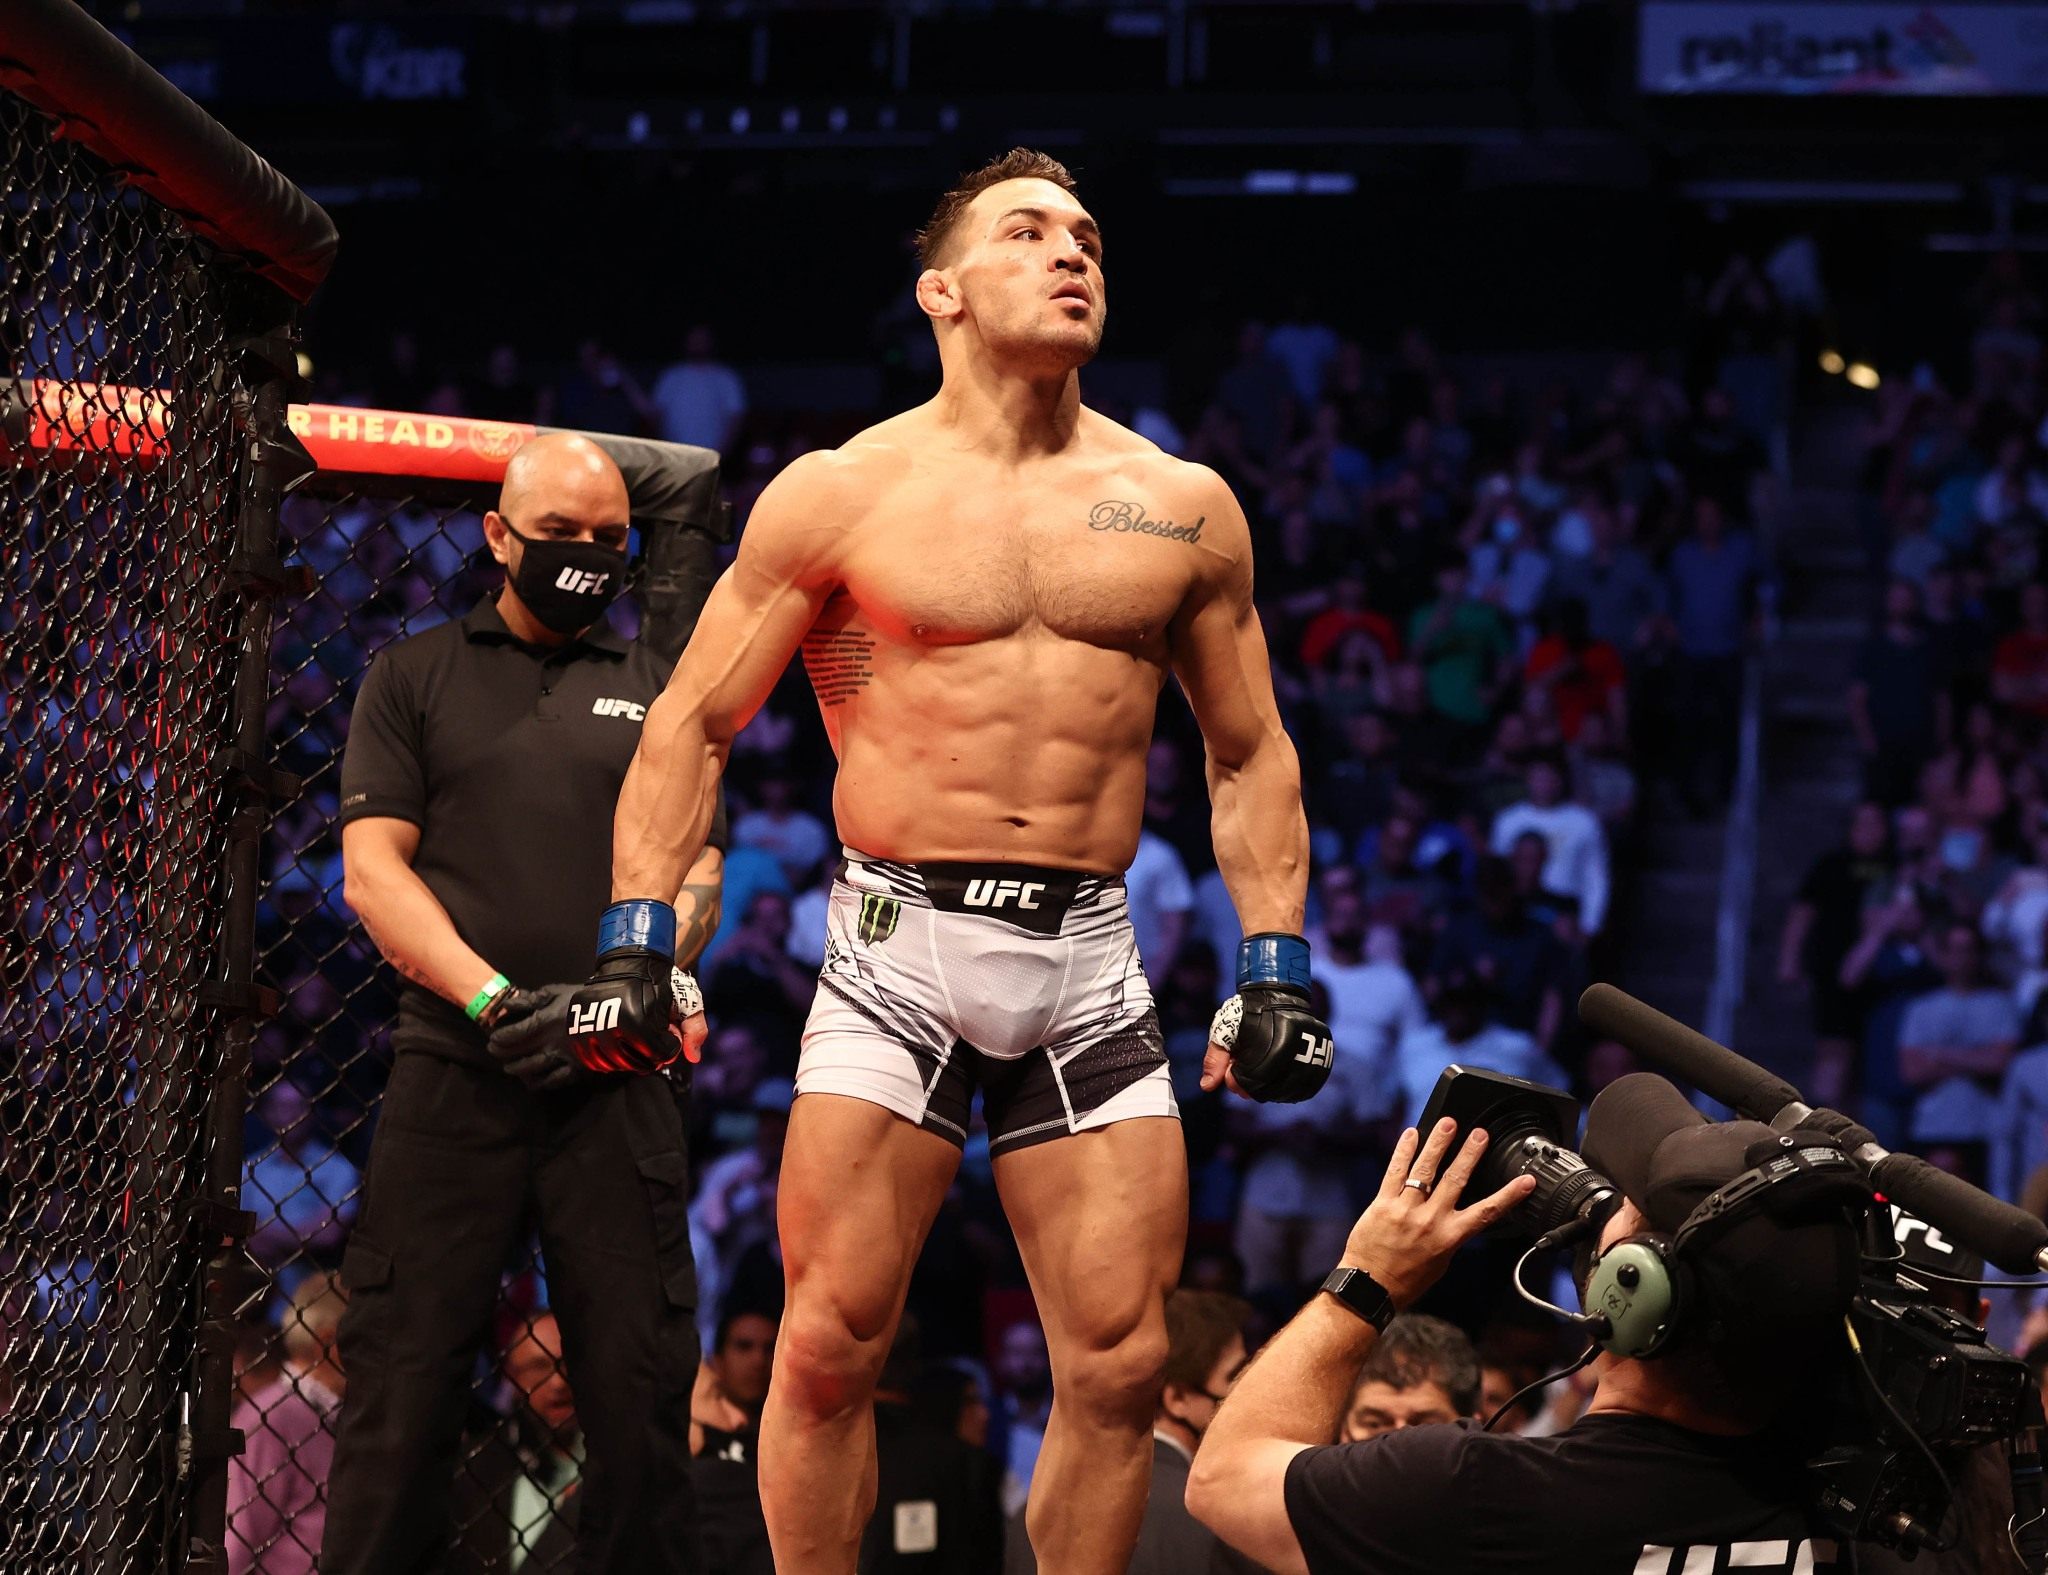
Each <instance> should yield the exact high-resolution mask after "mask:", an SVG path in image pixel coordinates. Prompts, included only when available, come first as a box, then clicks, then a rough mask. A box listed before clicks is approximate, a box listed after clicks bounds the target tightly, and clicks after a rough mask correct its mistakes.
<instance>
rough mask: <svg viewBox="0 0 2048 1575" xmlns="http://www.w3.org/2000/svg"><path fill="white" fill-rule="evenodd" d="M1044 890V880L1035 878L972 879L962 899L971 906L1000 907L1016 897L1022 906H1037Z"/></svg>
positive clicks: (1018, 903) (1018, 904) (1019, 905)
mask: <svg viewBox="0 0 2048 1575" xmlns="http://www.w3.org/2000/svg"><path fill="white" fill-rule="evenodd" d="M1044 890H1045V884H1044V882H1042V881H1035V880H971V881H969V882H968V883H967V894H966V895H965V896H964V897H962V898H961V901H963V902H964V903H966V904H967V906H968V907H970V908H1000V907H1002V906H1003V904H1005V903H1007V902H1009V901H1010V900H1011V899H1012V898H1014V899H1016V903H1017V906H1018V907H1020V908H1036V907H1037V906H1038V894H1039V893H1040V892H1042V891H1044Z"/></svg>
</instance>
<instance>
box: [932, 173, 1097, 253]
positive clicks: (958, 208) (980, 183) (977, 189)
mask: <svg viewBox="0 0 2048 1575" xmlns="http://www.w3.org/2000/svg"><path fill="white" fill-rule="evenodd" d="M1006 180H1046V181H1051V182H1052V183H1053V185H1055V186H1057V187H1059V189H1060V190H1061V191H1064V192H1069V193H1071V192H1072V191H1073V189H1074V177H1073V176H1072V175H1070V174H1068V173H1067V167H1066V165H1064V164H1062V163H1061V162H1060V161H1059V160H1058V159H1056V158H1054V157H1053V156H1052V155H1051V154H1049V153H1040V152H1039V151H1038V150H1037V149H1036V148H1012V149H1010V151H1009V152H1008V153H1005V154H1004V155H1003V156H1002V157H1001V158H999V159H995V160H993V161H992V162H990V163H987V164H984V165H982V167H981V168H980V169H978V170H969V171H968V172H967V173H966V174H964V175H962V176H961V177H960V179H959V182H958V183H957V184H956V185H955V186H954V187H953V189H952V190H951V191H949V192H947V193H946V194H945V196H943V197H941V198H940V199H939V205H938V206H937V207H936V208H934V209H932V216H931V218H929V219H928V220H926V221H925V226H924V228H923V229H921V230H919V231H918V232H917V260H918V262H919V264H920V265H922V266H923V267H926V268H937V267H939V266H940V258H941V257H943V256H944V255H945V251H946V243H947V241H949V240H950V239H952V235H953V230H954V228H955V227H956V226H957V225H958V224H959V222H960V215H961V214H962V213H964V212H966V211H967V205H968V204H969V203H970V202H972V201H974V199H975V198H976V197H979V196H980V195H981V194H982V193H983V192H985V191H987V190H988V189H989V187H991V186H993V185H996V184H997V183H998V182H1000V181H1006Z"/></svg>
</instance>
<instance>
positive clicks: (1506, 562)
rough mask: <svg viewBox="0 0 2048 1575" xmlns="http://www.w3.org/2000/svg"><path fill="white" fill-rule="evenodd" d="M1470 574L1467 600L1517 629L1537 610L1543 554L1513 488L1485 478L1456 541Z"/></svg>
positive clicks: (1545, 565) (1546, 578)
mask: <svg viewBox="0 0 2048 1575" xmlns="http://www.w3.org/2000/svg"><path fill="white" fill-rule="evenodd" d="M1459 542H1460V545H1462V546H1463V547H1464V548H1465V551H1466V554H1467V561H1468V562H1469V563H1470V565H1471V570H1472V594H1473V595H1474V596H1475V597H1477V598H1478V599H1479V600H1480V601H1483V602H1487V603H1489V604H1491V605H1492V606H1494V607H1497V608H1499V609H1500V610H1501V612H1503V613H1505V614H1506V615H1507V616H1508V617H1509V618H1510V619H1512V620H1513V621H1514V622H1515V624H1516V625H1517V626H1518V627H1521V626H1526V625H1528V624H1529V623H1530V622H1531V620H1533V619H1534V618H1535V616H1536V612H1537V609H1539V608H1540V607H1541V606H1542V605H1543V596H1544V591H1545V589H1546V588H1547V587H1548V585H1549V583H1550V556H1549V554H1547V553H1546V552H1544V550H1543V546H1542V542H1541V541H1540V539H1539V538H1538V536H1537V534H1536V531H1535V528H1534V525H1533V523H1532V522H1531V521H1530V520H1529V518H1528V517H1527V511H1526V508H1525V506H1524V505H1523V503H1522V501H1521V499H1519V498H1518V497H1516V496H1515V490H1514V483H1513V482H1512V481H1510V480H1509V479H1508V478H1507V477H1506V476H1492V477H1489V478H1488V479H1487V481H1486V483H1485V485H1484V486H1483V487H1481V489H1480V495H1479V501H1478V503H1477V504H1476V505H1475V506H1474V508H1473V511H1472V516H1471V518H1470V519H1469V520H1467V521H1466V523H1465V529H1464V530H1463V532H1461V533H1460V536H1459Z"/></svg>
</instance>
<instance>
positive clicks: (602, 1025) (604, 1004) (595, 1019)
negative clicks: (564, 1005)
mask: <svg viewBox="0 0 2048 1575" xmlns="http://www.w3.org/2000/svg"><path fill="white" fill-rule="evenodd" d="M618 1026H619V998H618V997H617V996H616V995H613V996H608V997H606V998H605V999H604V1000H602V1001H571V1002H570V1003H569V1032H570V1033H572V1034H604V1033H610V1032H611V1031H612V1030H613V1029H614V1028H616V1027H618Z"/></svg>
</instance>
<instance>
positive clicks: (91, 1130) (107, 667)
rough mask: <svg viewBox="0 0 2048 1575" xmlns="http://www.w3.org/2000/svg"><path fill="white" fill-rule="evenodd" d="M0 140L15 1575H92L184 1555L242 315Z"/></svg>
mask: <svg viewBox="0 0 2048 1575" xmlns="http://www.w3.org/2000/svg"><path fill="white" fill-rule="evenodd" d="M0 141H4V143H5V160H4V170H0V182H4V194H0V258H5V259H6V264H7V276H6V280H5V287H4V291H0V351H4V354H5V357H6V367H7V375H6V378H5V382H4V384H0V405H4V409H5V417H4V443H0V447H4V458H0V487H4V488H5V489H6V497H5V500H4V502H0V579H4V584H5V591H4V595H0V683H4V687H5V711H4V719H0V733H4V740H0V916H4V917H0V924H4V929H0V1570H7V1571H17V1570H19V1571H35V1572H37V1575H56V1572H70V1571H88V1570H89V1571H92V1572H94V1575H100V1572H105V1571H119V1570H127V1569H130V1568H141V1567H145V1566H146V1567H148V1568H156V1567H157V1556H158V1554H159V1553H160V1552H161V1551H162V1550H163V1548H164V1547H165V1546H166V1545H167V1543H168V1541H169V1539H170V1538H171V1537H172V1535H173V1533H174V1531H175V1525H174V1524H173V1520H174V1517H175V1515H176V1509H175V1504H176V1499H175V1496H174V1495H173V1494H172V1493H171V1492H170V1490H169V1489H170V1485H171V1479H170V1477H169V1475H168V1473H169V1472H170V1471H171V1470H172V1469H173V1465H174V1459H175V1455H174V1450H173V1442H174V1440H175V1438H176V1436H177V1429H178V1427H179V1425H180V1422H181V1420H182V1417H181V1395H182V1393H183V1391H184V1388H185V1383H186V1376H187V1370H188V1367H189V1364H190V1362H191V1360H192V1355H193V1350H192V1329H193V1326H194V1323H195V1320H196V1308H197V1303H198V1297H199V1277H200V1264H201V1255H202V1250H203V1244H202V1243H201V1242H200V1241H198V1240H197V1239H196V1236H195V1233H194V1231H193V1229H192V1227H191V1220H192V1216H191V1211H190V1207H189V1205H190V1203H191V1201H192V1199H193V1197H194V1196H195V1193H196V1190H197V1187H198V1185H199V1176H200V1165H201V1163H202V1160H203V1148H204V1142H205V1134H204V1125H203V1121H202V1119H201V1116H202V1113H203V1111H204V1108H205V1103H206V1095H207V1089H208V1086H209V1084H210V1082H211V1080H212V1078H213V1076H214V1073H215V1066H214V1062H215V1060H216V1059H217V1046H216V1045H215V1044H214V1042H213V1040H212V1038H211V1034H210V1029H211V1027H212V1023H213V1014H212V1012H211V1011H210V1009H209V1008H208V1007H206V1006H204V1005H203V1004H202V995H201V992H202V987H203V986H204V984H205V983H206V982H207V981H208V980H209V979H210V978H212V977H215V976H217V975H218V973H219V970H220V965H221V948H222V942H221V938H220V937H221V913H222V904H223V901H224V897H225V890H224V888H225V884H226V883H225V879H224V874H223V871H224V862H223V850H224V847H225V842H226V835H227V822H228V812H227V798H228V785H227V782H226V780H225V775H224V773H225V765H224V759H225V756H224V745H225V744H226V742H227V740H228V738H229V736H230V728H229V718H230V713H231V697H232V688H233V682H234V674H235V664H234V652H235V649H236V646H237V643H238V640H239V638H240V632H241V630H242V627H243V622H244V618H245V615H246V614H245V604H244V602H243V599H242V597H241V595H240V594H239V592H238V591H237V590H236V589H235V588H234V582H233V581H232V579H231V578H230V576H229V572H228V571H229V568H230V562H231V558H232V555H233V551H234V546H235V540H236V522H235V516H234V502H235V493H236V474H237V470H236V467H237V463H238V454H239V448H238V444H237V442H236V440H235V424H236V423H235V411H234V404H233V398H232V385H231V380H230V376H229V359H230V356H231V355H232V353H233V346H232V344H231V334H230V324H231V299H232V298H231V292H232V291H234V290H236V289H237V288H238V287H237V285H236V283H235V281H234V276H233V274H232V271H231V270H230V269H228V268H226V267H224V266H222V265H220V263H219V262H218V261H217V259H216V258H215V257H214V255H213V254H212V253H211V252H210V250H209V249H208V248H207V247H206V246H205V245H204V244H203V243H201V242H199V241H197V240H195V239H194V238H193V237H192V235H191V234H190V233H189V232H188V231H187V230H186V228H185V227H184V226H183V224H182V223H181V222H180V220H179V219H178V218H176V217H175V216H173V215H172V214H171V213H169V212H168V211H167V210H166V209H164V208H163V207H161V206H160V205H159V204H157V203H156V202H155V201H153V200H152V199H150V198H148V197H145V196H142V195H140V194H139V193H137V192H135V191H132V190H130V189H128V188H126V187H124V186H123V184H122V183H121V182H120V181H119V179H117V178H116V176H115V175H114V174H113V173H112V172H111V171H110V170H109V169H108V168H107V167H106V166H105V165H104V164H102V163H100V162H99V161H98V160H97V159H95V158H93V157H92V156H91V155H89V154H87V153H84V152H82V151H81V150H80V149H79V148H78V147H77V146H76V145H75V144H73V143H70V142H67V141H62V140H59V139H58V138H57V137H56V135H55V128H54V127H53V125H52V123H51V122H50V121H49V120H47V119H46V118H45V117H44V116H43V115H41V114H40V113H39V112H37V111H36V110H34V109H32V108H31V107H30V106H28V105H27V104H25V103H24V102H23V101H22V100H21V99H19V98H17V97H15V96H14V95H12V94H11V93H6V92H0ZM144 390H147V391H148V394H147V396H146V397H145V396H144V395H143V394H142V392H141V391H144ZM32 434H34V435H32Z"/></svg>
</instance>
